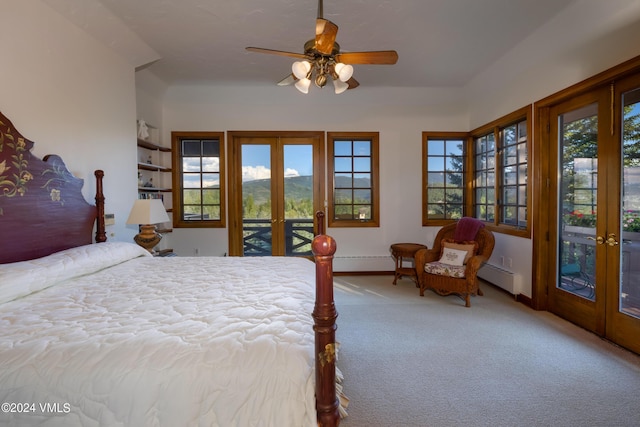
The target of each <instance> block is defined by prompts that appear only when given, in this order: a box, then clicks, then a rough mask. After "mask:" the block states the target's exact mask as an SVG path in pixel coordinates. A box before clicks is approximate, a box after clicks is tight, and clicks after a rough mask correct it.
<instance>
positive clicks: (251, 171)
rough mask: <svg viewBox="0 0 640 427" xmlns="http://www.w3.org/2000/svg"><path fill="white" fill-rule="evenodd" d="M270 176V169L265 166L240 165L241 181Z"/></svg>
mask: <svg viewBox="0 0 640 427" xmlns="http://www.w3.org/2000/svg"><path fill="white" fill-rule="evenodd" d="M269 178H271V169H269V168H267V167H266V166H262V165H258V166H243V167H242V181H243V182H244V181H253V180H255V179H269Z"/></svg>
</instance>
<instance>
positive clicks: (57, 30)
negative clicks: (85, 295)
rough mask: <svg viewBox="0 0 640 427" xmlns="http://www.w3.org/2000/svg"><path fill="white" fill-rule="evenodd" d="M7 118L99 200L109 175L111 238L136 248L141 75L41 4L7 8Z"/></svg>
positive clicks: (2, 81)
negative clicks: (99, 183)
mask: <svg viewBox="0 0 640 427" xmlns="http://www.w3.org/2000/svg"><path fill="white" fill-rule="evenodd" d="M0 40H2V41H3V43H2V47H3V49H2V67H0V111H2V113H3V114H5V115H6V116H7V117H8V118H9V119H10V120H11V121H12V122H13V124H14V125H15V127H16V128H17V129H18V130H19V131H20V132H21V133H22V134H23V135H24V136H25V137H26V138H28V139H30V140H32V141H34V142H35V148H34V154H35V155H36V156H38V157H43V156H44V155H46V154H58V155H60V156H61V157H62V159H63V160H64V161H65V163H66V165H67V167H68V168H69V170H70V171H71V172H72V173H73V174H74V175H76V176H77V177H79V178H83V179H84V180H85V187H84V190H83V191H84V195H85V198H87V200H88V201H89V202H90V203H94V197H95V178H94V175H93V172H94V170H95V169H103V170H104V171H105V198H106V211H107V212H108V213H115V215H116V222H117V223H116V225H115V226H113V227H109V230H108V233H109V234H114V238H115V239H122V240H131V239H132V237H133V235H134V234H135V233H134V230H133V228H127V227H126V226H125V224H124V223H125V221H126V218H127V215H128V213H129V210H130V209H131V205H132V203H133V200H134V199H135V197H136V193H135V188H136V187H135V186H136V172H135V154H134V153H135V151H134V150H135V133H136V130H135V114H136V111H135V105H136V104H135V80H134V73H133V67H132V66H131V65H129V64H128V63H126V62H125V61H124V60H122V59H121V58H120V57H119V56H117V55H116V54H114V53H113V51H112V50H110V49H109V48H107V47H105V46H104V45H102V44H101V43H99V42H97V41H96V40H95V39H94V38H93V37H90V36H88V35H87V34H86V33H85V32H84V31H82V30H80V29H79V28H78V27H76V26H74V25H72V24H71V23H69V22H68V21H67V20H65V19H64V18H62V16H60V15H59V14H58V13H57V12H55V11H53V10H52V9H51V8H50V7H49V6H47V5H45V4H44V3H42V2H40V1H33V0H30V1H24V0H3V1H2V12H1V13H0Z"/></svg>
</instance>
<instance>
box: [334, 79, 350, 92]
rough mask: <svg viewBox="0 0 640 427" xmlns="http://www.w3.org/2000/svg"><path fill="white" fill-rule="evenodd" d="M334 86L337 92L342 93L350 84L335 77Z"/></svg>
mask: <svg viewBox="0 0 640 427" xmlns="http://www.w3.org/2000/svg"><path fill="white" fill-rule="evenodd" d="M333 87H334V90H335V93H336V94H340V93H342V92H344V91H345V90H347V89H349V84H348V83H345V82H343V81H342V80H340V79H335V80H333Z"/></svg>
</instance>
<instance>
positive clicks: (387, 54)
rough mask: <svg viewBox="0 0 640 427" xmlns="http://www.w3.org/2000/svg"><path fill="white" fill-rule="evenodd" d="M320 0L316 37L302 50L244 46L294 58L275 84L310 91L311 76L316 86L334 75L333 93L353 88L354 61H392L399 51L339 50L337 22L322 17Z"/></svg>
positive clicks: (252, 49) (322, 84)
mask: <svg viewBox="0 0 640 427" xmlns="http://www.w3.org/2000/svg"><path fill="white" fill-rule="evenodd" d="M322 9H323V8H322V0H318V18H317V19H316V37H315V39H311V40H309V41H307V42H306V43H305V44H304V53H295V52H285V51H282V50H273V49H263V48H260V47H247V48H246V49H247V50H248V51H250V52H258V53H267V54H271V55H280V56H288V57H292V58H297V59H299V61H296V62H294V63H293V66H292V67H291V70H292V73H291V74H290V75H288V76H287V77H285V78H284V79H282V80H281V81H280V82H278V86H287V85H290V84H292V83H295V87H296V88H297V89H298V90H299V91H300V92H302V93H308V92H309V86H310V85H311V80H312V79H313V81H314V82H315V84H316V86H318V87H320V88H321V87H324V86H325V85H326V84H327V81H328V80H329V77H331V78H332V79H333V85H334V88H335V93H342V92H344V91H345V90H347V89H354V88H356V87H358V86H359V85H360V83H358V81H357V80H356V79H354V78H353V77H352V75H353V64H370V65H371V64H374V65H377V64H389V65H391V64H395V63H396V62H397V61H398V53H397V52H396V51H395V50H378V51H369V52H342V53H341V52H340V45H339V44H338V43H336V35H337V34H338V26H337V25H336V24H334V23H333V22H331V21H329V20H328V19H324V18H323V10H322Z"/></svg>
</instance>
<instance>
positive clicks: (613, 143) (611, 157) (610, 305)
mask: <svg viewBox="0 0 640 427" xmlns="http://www.w3.org/2000/svg"><path fill="white" fill-rule="evenodd" d="M639 86H640V57H637V58H634V59H632V60H629V61H627V62H625V63H623V64H620V65H619V66H616V67H614V68H612V69H610V70H607V71H604V72H602V73H600V74H598V75H596V76H594V77H592V78H590V79H587V80H585V81H583V82H580V83H578V84H576V85H574V86H571V87H569V88H567V89H565V90H563V91H561V92H558V93H557V94H554V95H551V96H550V97H548V98H545V99H543V100H541V101H538V102H536V103H535V104H534V111H535V116H534V121H535V138H534V141H535V142H534V144H533V150H532V170H533V177H534V179H533V182H532V184H533V200H532V202H533V206H532V208H533V212H534V214H533V215H532V221H533V274H532V285H533V287H532V306H533V308H535V309H538V310H549V309H550V307H551V305H552V304H551V302H550V288H551V287H552V286H555V284H556V282H555V280H556V279H555V274H556V269H557V260H556V257H555V254H556V249H557V248H556V246H557V244H558V243H557V242H558V235H557V233H558V231H557V219H558V218H557V211H558V210H557V207H558V206H557V201H556V199H555V195H556V194H558V187H557V185H558V178H557V176H558V163H557V156H558V154H557V152H556V151H555V148H556V144H555V142H554V141H552V135H551V132H550V130H551V127H552V123H551V122H552V121H553V120H555V118H554V117H552V114H551V111H552V109H553V108H554V106H557V105H559V104H561V103H564V102H568V101H569V100H570V99H574V98H579V97H580V96H582V95H585V94H587V93H590V92H595V91H600V93H601V94H602V93H603V92H605V91H608V92H609V96H608V97H606V98H605V97H604V96H603V95H601V99H606V101H604V103H605V104H608V107H609V108H608V112H607V113H606V114H605V113H601V114H600V118H601V119H603V120H604V121H605V122H606V124H604V126H602V127H604V128H606V127H608V129H604V130H603V132H602V135H604V136H603V139H599V141H598V143H599V144H607V145H608V147H607V148H606V150H605V153H606V156H605V158H603V159H602V160H601V161H602V163H601V164H600V165H599V170H600V171H602V172H603V173H604V174H606V175H608V176H607V180H606V181H603V184H602V185H603V187H600V188H599V193H606V206H605V207H604V208H601V209H599V212H603V211H613V212H615V214H609V215H607V217H606V221H601V222H599V223H598V225H597V230H596V234H597V235H598V236H603V234H604V233H611V231H613V232H615V233H616V234H618V232H617V231H616V230H620V222H621V215H620V214H619V212H620V209H621V206H622V205H621V188H620V185H621V169H622V167H621V164H620V163H621V162H620V160H621V154H622V151H621V150H622V148H621V145H622V141H621V139H622V137H621V130H622V129H621V128H622V125H621V124H622V117H621V112H622V105H621V97H622V93H624V92H625V91H627V90H630V89H633V88H636V87H639ZM601 102H602V101H601ZM603 107H604V106H603ZM553 137H555V135H553ZM552 159H556V160H554V161H551V160H552ZM605 159H606V160H605ZM605 215H606V213H605ZM618 240H619V241H620V242H622V240H621V236H618ZM604 250H605V254H604V255H603V256H601V257H600V258H603V259H604V260H605V261H604V264H605V265H607V266H608V267H607V268H605V269H602V268H600V269H599V271H598V272H597V273H596V275H597V277H596V281H597V282H598V281H599V282H600V283H601V284H604V285H603V286H602V287H604V288H605V289H603V290H601V291H600V292H601V294H598V295H596V298H598V297H599V298H600V300H602V301H603V303H604V306H605V308H604V311H605V312H606V317H604V318H603V317H602V316H600V315H598V316H596V318H594V319H592V326H591V327H592V328H593V329H592V330H594V332H596V333H598V334H600V335H602V336H603V337H605V338H607V339H609V340H611V341H613V342H615V343H617V344H620V345H622V346H624V347H626V348H628V349H630V350H632V351H634V352H636V353H639V354H640V340H638V339H637V337H638V336H640V322H639V320H638V319H637V318H631V317H629V316H626V315H624V314H622V313H620V312H619V310H618V309H619V297H620V295H619V294H620V286H621V285H620V282H621V280H620V279H621V274H620V266H621V265H622V262H623V261H622V258H621V253H620V249H619V248H611V247H607V248H606V249H604ZM612 266H613V267H612ZM597 288H598V283H596V289H597ZM581 316H584V314H583V315H581ZM576 323H578V322H576Z"/></svg>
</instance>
